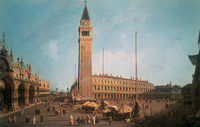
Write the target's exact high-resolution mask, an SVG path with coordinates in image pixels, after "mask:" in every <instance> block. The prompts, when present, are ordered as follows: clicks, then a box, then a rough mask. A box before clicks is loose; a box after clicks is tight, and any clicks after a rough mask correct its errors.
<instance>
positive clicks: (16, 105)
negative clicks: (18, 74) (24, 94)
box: [12, 86, 18, 110]
mask: <svg viewBox="0 0 200 127" xmlns="http://www.w3.org/2000/svg"><path fill="white" fill-rule="evenodd" d="M12 103H13V109H14V110H15V109H17V108H18V89H17V87H16V86H14V90H13V99H12Z"/></svg>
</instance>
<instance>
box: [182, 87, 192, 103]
mask: <svg viewBox="0 0 200 127" xmlns="http://www.w3.org/2000/svg"><path fill="white" fill-rule="evenodd" d="M192 86H193V85H192V84H187V85H185V86H184V87H183V88H182V100H183V103H184V104H192Z"/></svg>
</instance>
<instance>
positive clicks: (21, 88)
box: [18, 84, 25, 106]
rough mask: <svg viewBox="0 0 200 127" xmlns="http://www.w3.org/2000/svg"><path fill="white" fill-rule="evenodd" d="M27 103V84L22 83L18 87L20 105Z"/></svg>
mask: <svg viewBox="0 0 200 127" xmlns="http://www.w3.org/2000/svg"><path fill="white" fill-rule="evenodd" d="M24 105H25V86H24V85H23V84H20V85H19V87H18V106H24Z"/></svg>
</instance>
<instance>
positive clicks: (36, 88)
mask: <svg viewBox="0 0 200 127" xmlns="http://www.w3.org/2000/svg"><path fill="white" fill-rule="evenodd" d="M49 90H50V82H49V81H45V80H43V79H41V78H40V77H39V75H38V74H37V73H35V74H32V67H31V64H27V65H25V64H24V62H23V57H21V59H20V58H19V57H18V58H17V61H14V55H13V51H12V49H11V51H10V52H9V51H8V48H7V44H6V41H5V33H4V34H3V40H2V41H0V111H2V110H15V109H18V108H21V107H23V106H26V105H29V104H31V103H35V102H39V101H40V99H41V97H42V96H46V95H49Z"/></svg>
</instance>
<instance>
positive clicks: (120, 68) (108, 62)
mask: <svg viewBox="0 0 200 127" xmlns="http://www.w3.org/2000/svg"><path fill="white" fill-rule="evenodd" d="M133 70H134V54H132V53H130V54H128V53H125V52H122V51H118V52H111V51H105V52H104V73H108V74H112V75H122V76H125V77H127V78H130V75H133V74H134V72H133ZM95 73H96V74H99V73H102V52H100V53H98V54H94V56H93V74H95Z"/></svg>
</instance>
